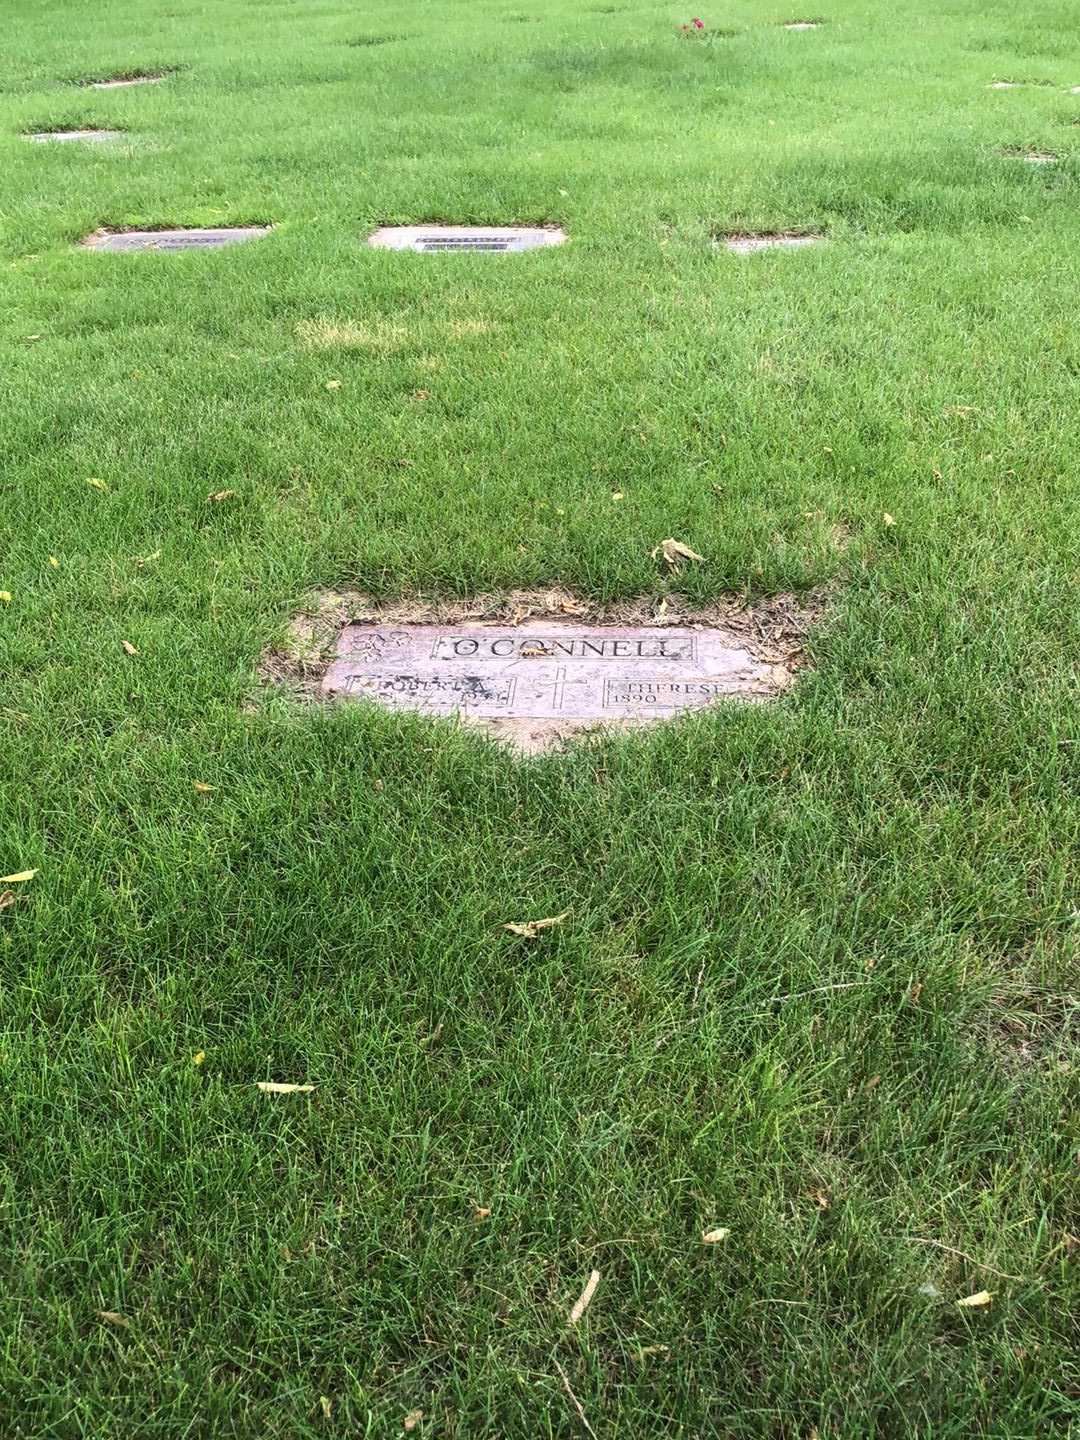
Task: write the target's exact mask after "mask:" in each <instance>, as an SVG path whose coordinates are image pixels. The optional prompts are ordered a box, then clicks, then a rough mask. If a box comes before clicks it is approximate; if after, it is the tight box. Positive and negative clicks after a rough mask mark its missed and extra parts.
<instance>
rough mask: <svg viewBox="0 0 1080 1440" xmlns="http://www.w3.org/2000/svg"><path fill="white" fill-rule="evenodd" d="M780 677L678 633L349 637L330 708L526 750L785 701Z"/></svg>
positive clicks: (575, 630) (334, 669) (716, 639)
mask: <svg viewBox="0 0 1080 1440" xmlns="http://www.w3.org/2000/svg"><path fill="white" fill-rule="evenodd" d="M787 679H788V675H787V672H786V671H785V670H784V669H783V667H781V666H776V665H770V664H767V663H766V662H764V661H761V660H757V659H755V658H754V657H753V656H752V655H751V654H750V653H749V652H748V651H747V650H745V649H743V648H741V647H740V645H739V643H738V640H737V638H736V637H734V636H732V635H730V634H728V633H727V632H725V631H722V630H716V629H690V628H679V627H675V626H641V627H638V628H636V629H632V628H627V627H619V626H606V625H604V626H600V625H577V624H573V623H572V622H568V621H559V620H556V621H551V622H542V621H535V622H530V623H529V624H526V625H516V626H515V625H504V624H497V623H494V622H482V623H481V622H473V623H469V624H464V625H377V624H357V625H348V626H346V627H345V628H344V630H343V631H342V632H341V635H340V637H339V640H338V644H337V650H336V658H335V659H334V660H333V661H332V662H331V664H330V666H329V668H328V670H327V671H326V674H325V675H324V677H323V680H322V685H321V691H322V693H323V694H324V695H325V696H328V697H332V696H339V697H342V698H345V699H349V700H370V701H374V702H375V703H376V704H379V705H382V706H385V707H386V708H388V709H391V710H416V711H420V712H422V713H424V714H428V715H457V716H459V717H460V718H461V719H463V720H466V721H470V722H476V723H481V724H485V725H487V726H488V727H489V728H491V729H493V730H495V731H497V732H501V733H503V734H504V735H506V736H507V737H508V738H511V739H513V740H515V741H516V742H517V743H518V744H520V745H522V746H524V748H526V749H537V748H541V747H542V746H543V745H544V744H546V743H549V742H550V741H552V740H555V739H558V738H559V737H560V736H561V735H564V734H566V733H569V732H572V731H575V730H581V729H584V728H591V727H593V726H596V725H635V724H642V723H645V722H648V721H652V720H660V719H664V718H669V717H671V716H672V715H676V714H678V713H679V712H681V711H684V710H696V709H700V708H701V707H702V706H705V705H709V704H711V703H712V702H713V701H714V700H716V699H718V698H720V697H722V696H725V695H743V696H756V697H759V698H760V697H762V696H766V695H771V694H776V693H777V692H778V691H779V690H781V689H783V688H784V685H785V684H786V682H787Z"/></svg>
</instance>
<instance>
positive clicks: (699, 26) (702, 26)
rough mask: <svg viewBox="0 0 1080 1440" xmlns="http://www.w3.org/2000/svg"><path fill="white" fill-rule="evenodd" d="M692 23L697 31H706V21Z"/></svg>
mask: <svg viewBox="0 0 1080 1440" xmlns="http://www.w3.org/2000/svg"><path fill="white" fill-rule="evenodd" d="M690 23H691V24H692V25H693V27H694V29H695V30H704V29H705V21H704V20H692V21H691V22H690Z"/></svg>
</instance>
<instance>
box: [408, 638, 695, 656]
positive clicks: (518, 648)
mask: <svg viewBox="0 0 1080 1440" xmlns="http://www.w3.org/2000/svg"><path fill="white" fill-rule="evenodd" d="M693 654H694V640H693V636H686V635H683V636H674V635H665V634H664V633H663V632H661V633H660V634H657V635H636V636H630V637H627V636H619V637H615V638H610V637H608V636H606V635H573V634H567V635H558V634H549V635H528V636H525V637H522V636H521V635H519V634H510V635H508V634H506V633H503V634H495V635H492V636H490V637H489V636H476V635H440V636H439V638H438V639H437V640H436V642H435V645H434V647H433V649H432V656H433V658H434V659H436V660H507V659H511V658H513V657H514V656H518V657H520V658H521V659H526V660H542V659H547V658H550V659H569V660H652V659H657V660H682V659H687V658H693Z"/></svg>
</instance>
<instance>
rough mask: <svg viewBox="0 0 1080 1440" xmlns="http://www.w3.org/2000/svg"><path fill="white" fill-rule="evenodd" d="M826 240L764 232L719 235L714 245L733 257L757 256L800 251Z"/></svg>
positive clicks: (802, 233) (785, 232)
mask: <svg viewBox="0 0 1080 1440" xmlns="http://www.w3.org/2000/svg"><path fill="white" fill-rule="evenodd" d="M824 238H825V237H824V236H823V235H811V234H808V233H807V232H806V231H799V230H762V231H758V232H757V233H752V232H738V233H732V234H728V235H717V236H715V237H714V242H713V243H714V244H716V245H718V246H720V245H722V246H723V248H724V249H725V250H730V251H731V253H732V254H733V255H756V254H757V253H758V252H759V251H761V250H798V249H801V248H803V247H804V246H807V245H818V244H820V243H821V241H822V240H823V239H824Z"/></svg>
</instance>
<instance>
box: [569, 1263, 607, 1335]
mask: <svg viewBox="0 0 1080 1440" xmlns="http://www.w3.org/2000/svg"><path fill="white" fill-rule="evenodd" d="M599 1284H600V1271H599V1270H594V1271H593V1272H592V1274H591V1275H590V1276H589V1278H588V1280H586V1282H585V1289H584V1290H582V1292H581V1294H580V1295H579V1296H578V1298H577V1299H576V1300H575V1301H574V1308H573V1309H572V1310H571V1311H570V1322H569V1323H570V1324H571V1325H576V1324H577V1322H578V1321H579V1320H580V1319H581V1317H582V1315H584V1314H585V1311H586V1310H587V1309H588V1308H589V1305H590V1304H591V1303H592V1298H593V1296H594V1295H595V1294H596V1287H597V1286H598V1285H599Z"/></svg>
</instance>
